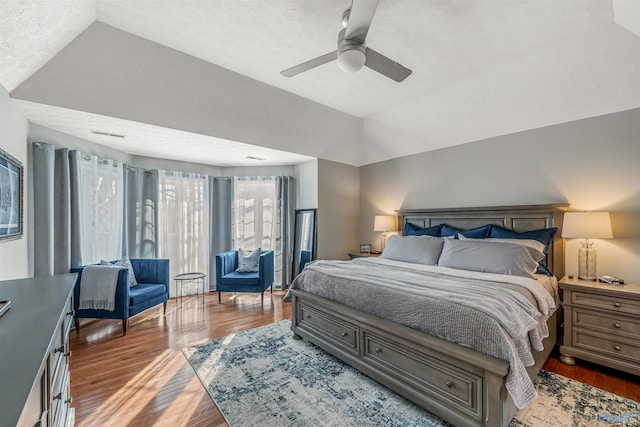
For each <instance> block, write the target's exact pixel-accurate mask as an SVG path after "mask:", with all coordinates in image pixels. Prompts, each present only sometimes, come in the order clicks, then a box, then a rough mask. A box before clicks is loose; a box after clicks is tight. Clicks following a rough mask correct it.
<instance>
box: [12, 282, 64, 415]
mask: <svg viewBox="0 0 640 427" xmlns="http://www.w3.org/2000/svg"><path fill="white" fill-rule="evenodd" d="M75 281H76V275H75V274H63V275H58V276H49V277H38V278H30V279H19V280H7V281H3V282H0V300H10V301H11V308H10V309H9V310H8V311H7V312H6V313H5V314H4V315H3V316H2V317H0V414H2V415H0V417H1V419H0V425H2V426H4V425H7V426H29V427H31V426H56V427H57V426H72V425H73V424H74V421H75V412H74V409H73V408H72V407H71V396H70V392H69V357H70V356H71V352H70V351H69V330H70V329H71V325H72V324H73V301H72V298H73V286H74V284H75Z"/></svg>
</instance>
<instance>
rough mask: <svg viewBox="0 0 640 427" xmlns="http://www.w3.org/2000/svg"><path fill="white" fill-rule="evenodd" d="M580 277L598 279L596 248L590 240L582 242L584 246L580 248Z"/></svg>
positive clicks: (582, 278) (581, 278)
mask: <svg viewBox="0 0 640 427" xmlns="http://www.w3.org/2000/svg"><path fill="white" fill-rule="evenodd" d="M578 279H580V280H593V281H595V280H598V275H597V273H596V250H595V249H593V243H591V242H590V241H588V240H585V241H584V242H582V247H581V248H580V249H578Z"/></svg>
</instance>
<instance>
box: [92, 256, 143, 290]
mask: <svg viewBox="0 0 640 427" xmlns="http://www.w3.org/2000/svg"><path fill="white" fill-rule="evenodd" d="M105 262H106V263H108V264H113V265H119V266H120V267H127V269H128V270H129V287H130V288H133V287H134V286H138V281H137V280H136V275H135V274H134V272H133V266H132V265H131V260H130V259H129V257H128V256H126V255H125V256H123V257H122V258H120V259H119V260H117V261H114V262H109V261H105V260H102V261H100V264H104V263H105Z"/></svg>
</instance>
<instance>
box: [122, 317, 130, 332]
mask: <svg viewBox="0 0 640 427" xmlns="http://www.w3.org/2000/svg"><path fill="white" fill-rule="evenodd" d="M128 322H129V319H122V335H127V323H128Z"/></svg>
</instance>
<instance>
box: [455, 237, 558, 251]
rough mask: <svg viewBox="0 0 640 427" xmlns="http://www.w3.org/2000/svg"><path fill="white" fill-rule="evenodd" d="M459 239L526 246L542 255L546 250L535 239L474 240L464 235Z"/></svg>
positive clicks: (488, 238) (542, 244)
mask: <svg viewBox="0 0 640 427" xmlns="http://www.w3.org/2000/svg"><path fill="white" fill-rule="evenodd" d="M458 237H460V240H480V241H483V242H504V243H515V244H516V245H524V246H529V247H532V248H534V249H537V250H539V251H540V252H542V253H544V249H545V246H544V243H540V242H538V241H537V240H533V239H496V238H492V237H487V238H486V239H472V238H470V237H464V236H463V235H462V234H461V235H460V236H458Z"/></svg>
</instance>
